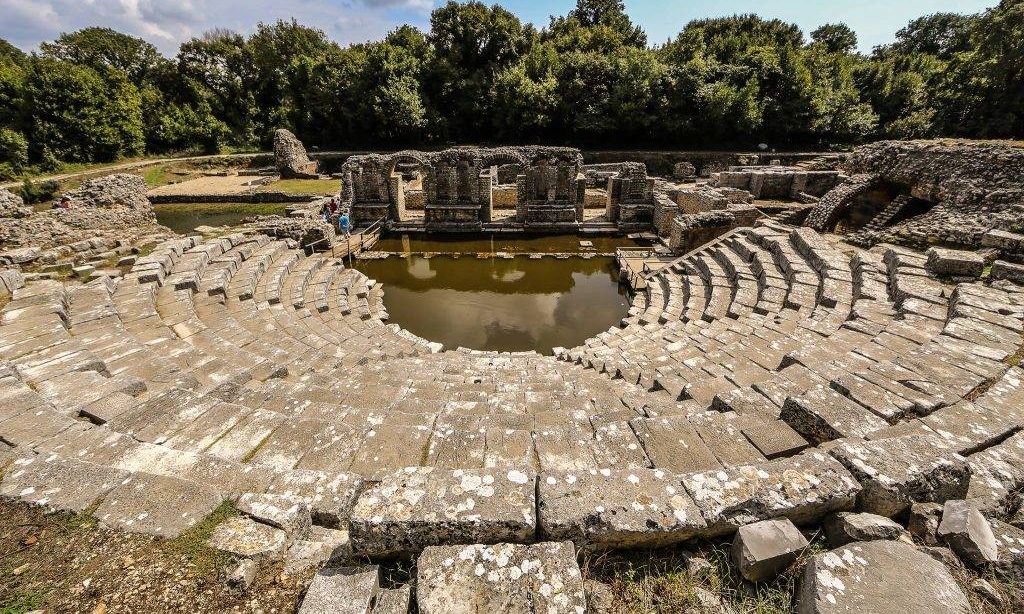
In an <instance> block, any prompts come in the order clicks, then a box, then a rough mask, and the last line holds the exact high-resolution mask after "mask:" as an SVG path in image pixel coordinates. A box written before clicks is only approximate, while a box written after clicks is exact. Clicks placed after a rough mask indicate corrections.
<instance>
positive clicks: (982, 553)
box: [938, 499, 999, 567]
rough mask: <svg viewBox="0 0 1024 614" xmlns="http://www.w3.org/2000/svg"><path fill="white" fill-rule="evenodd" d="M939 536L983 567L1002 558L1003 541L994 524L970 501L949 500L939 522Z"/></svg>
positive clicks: (963, 555)
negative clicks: (1001, 542)
mask: <svg viewBox="0 0 1024 614" xmlns="http://www.w3.org/2000/svg"><path fill="white" fill-rule="evenodd" d="M938 535H939V538H940V539H942V540H943V541H944V542H946V543H947V544H949V547H950V548H952V549H953V552H956V554H957V556H959V557H960V558H961V559H963V560H964V561H965V562H966V563H968V564H969V565H972V566H974V567H981V566H983V565H986V564H988V563H994V562H995V561H996V560H997V559H998V558H999V545H998V543H997V542H996V538H995V535H993V534H992V525H990V524H989V522H988V520H987V519H986V518H985V517H984V516H982V515H981V512H979V511H978V510H976V509H975V508H974V507H973V506H972V505H971V504H970V503H968V502H967V501H964V500H962V499H957V500H953V501H946V505H945V507H943V509H942V522H940V523H939V529H938Z"/></svg>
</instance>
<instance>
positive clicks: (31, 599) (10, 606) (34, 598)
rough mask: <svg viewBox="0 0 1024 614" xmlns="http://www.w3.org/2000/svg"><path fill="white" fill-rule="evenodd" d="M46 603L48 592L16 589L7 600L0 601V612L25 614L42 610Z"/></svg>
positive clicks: (3, 613)
mask: <svg viewBox="0 0 1024 614" xmlns="http://www.w3.org/2000/svg"><path fill="white" fill-rule="evenodd" d="M45 603H46V594H45V593H42V592H39V591H15V592H14V594H13V595H11V596H10V597H9V598H8V599H7V601H5V602H4V603H0V614H25V612H31V611H33V610H40V609H42V607H43V604H45Z"/></svg>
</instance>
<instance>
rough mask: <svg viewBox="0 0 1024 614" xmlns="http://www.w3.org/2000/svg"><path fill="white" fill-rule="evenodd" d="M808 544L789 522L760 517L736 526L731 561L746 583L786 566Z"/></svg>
mask: <svg viewBox="0 0 1024 614" xmlns="http://www.w3.org/2000/svg"><path fill="white" fill-rule="evenodd" d="M808 545H810V544H809V543H808V542H807V538H805V537H804V536H803V534H802V533H800V530H799V529H797V528H796V526H795V525H794V524H793V523H792V522H790V520H789V519H788V518H783V519H781V520H763V521H761V522H755V523H754V524H748V525H746V526H743V527H740V528H739V530H738V531H736V537H735V538H734V539H733V541H732V560H733V562H734V563H735V564H736V566H737V567H738V568H739V570H740V574H741V575H742V576H743V577H744V578H746V579H747V580H749V581H750V582H761V581H764V580H770V579H772V578H774V577H775V576H777V575H778V574H779V573H780V572H782V571H783V570H784V569H786V567H789V565H790V564H792V563H793V561H795V560H796V559H797V557H798V556H800V553H801V552H803V550H804V548H806V547H807V546H808Z"/></svg>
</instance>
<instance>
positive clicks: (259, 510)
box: [235, 492, 313, 536]
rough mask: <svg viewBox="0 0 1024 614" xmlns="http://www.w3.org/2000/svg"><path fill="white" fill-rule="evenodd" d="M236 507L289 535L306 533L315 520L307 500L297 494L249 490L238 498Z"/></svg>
mask: <svg viewBox="0 0 1024 614" xmlns="http://www.w3.org/2000/svg"><path fill="white" fill-rule="evenodd" d="M235 508H236V509H237V510H238V511H239V512H241V513H243V514H245V515H246V516H249V517H250V518H253V519H254V520H258V521H259V522H262V523H263V524H268V525H270V526H273V527H277V528H278V529H281V530H283V531H285V532H287V533H288V534H289V535H295V536H301V535H304V534H305V533H306V532H307V531H309V527H310V525H311V524H312V522H313V520H312V517H311V515H310V512H309V506H308V505H307V503H306V501H305V500H304V499H302V498H301V497H297V496H295V495H264V494H257V493H251V492H247V493H245V494H243V495H242V496H241V497H239V498H238V501H236V502H235Z"/></svg>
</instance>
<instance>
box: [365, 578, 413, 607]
mask: <svg viewBox="0 0 1024 614" xmlns="http://www.w3.org/2000/svg"><path fill="white" fill-rule="evenodd" d="M411 597H412V590H411V589H410V588H409V585H405V586H403V587H401V588H393V589H388V590H382V591H380V594H379V595H378V596H377V603H376V604H374V606H373V614H409V601H410V598H411Z"/></svg>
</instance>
